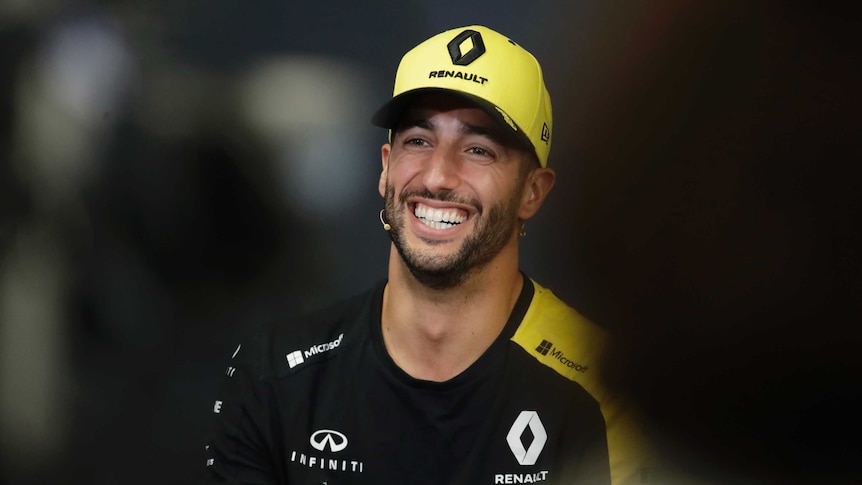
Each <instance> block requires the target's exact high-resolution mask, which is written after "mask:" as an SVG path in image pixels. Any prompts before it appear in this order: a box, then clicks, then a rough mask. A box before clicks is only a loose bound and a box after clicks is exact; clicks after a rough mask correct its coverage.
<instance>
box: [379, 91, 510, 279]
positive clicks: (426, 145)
mask: <svg viewBox="0 0 862 485" xmlns="http://www.w3.org/2000/svg"><path fill="white" fill-rule="evenodd" d="M498 130H500V126H499V125H497V124H496V123H495V122H494V121H493V120H492V119H491V118H490V117H489V116H488V115H487V113H485V112H484V111H482V110H481V109H479V108H477V107H475V106H474V105H473V104H471V103H469V102H467V101H464V100H461V99H460V98H456V97H452V96H447V95H433V96H431V95H429V96H424V97H422V98H420V99H418V100H417V101H415V102H414V103H413V104H412V106H411V107H410V108H408V109H407V110H406V111H405V113H404V116H403V117H402V120H401V123H400V124H399V128H398V129H397V130H396V131H395V132H394V135H393V139H392V143H391V145H384V147H383V159H384V160H383V164H384V168H383V173H382V174H381V179H380V191H381V195H383V196H384V199H385V209H386V215H387V218H388V222H389V224H390V225H391V226H392V229H391V231H390V234H391V237H392V241H393V243H394V245H395V247H396V249H397V250H398V253H399V254H400V256H401V258H402V259H403V261H404V263H405V265H406V266H407V268H408V269H409V270H410V272H411V273H412V274H413V275H414V276H415V277H416V278H417V279H418V280H419V281H420V282H421V283H422V284H424V285H426V286H428V287H431V288H437V289H443V288H451V287H454V286H457V285H458V284H459V283H460V282H462V281H463V280H464V279H465V278H466V277H467V276H468V275H469V274H470V273H471V272H472V271H474V270H477V269H480V268H482V267H484V266H485V265H487V264H488V263H489V262H490V261H492V260H493V259H494V258H495V257H496V256H497V255H498V254H500V252H501V251H502V250H503V248H505V247H506V246H507V245H510V244H512V245H514V244H517V242H516V240H517V232H518V227H519V210H520V208H521V197H522V194H523V190H524V179H525V173H524V170H522V165H521V164H522V163H527V162H526V160H522V158H523V157H526V156H527V155H526V154H525V153H524V152H523V151H521V150H520V149H518V148H514V147H513V146H511V145H510V144H505V143H503V142H502V141H501V139H502V137H501V136H500V135H499V134H498Z"/></svg>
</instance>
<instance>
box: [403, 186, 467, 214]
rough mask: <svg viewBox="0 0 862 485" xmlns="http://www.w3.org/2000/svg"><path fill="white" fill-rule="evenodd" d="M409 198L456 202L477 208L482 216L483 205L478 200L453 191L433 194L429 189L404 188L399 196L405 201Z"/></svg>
mask: <svg viewBox="0 0 862 485" xmlns="http://www.w3.org/2000/svg"><path fill="white" fill-rule="evenodd" d="M409 197H421V198H423V199H429V200H436V201H439V202H454V203H456V204H463V205H470V206H473V207H475V208H476V211H478V213H479V214H480V215H481V214H482V209H483V208H482V203H481V202H479V200H478V199H469V198H465V197H461V196H459V195H458V194H456V193H455V192H453V191H451V190H441V191H439V192H436V193H435V192H431V190H429V189H428V187H422V188H418V189H408V188H406V187H405V188H404V190H402V191H401V193H400V194H399V198H400V199H401V200H402V201H404V200H407V199H408V198H409Z"/></svg>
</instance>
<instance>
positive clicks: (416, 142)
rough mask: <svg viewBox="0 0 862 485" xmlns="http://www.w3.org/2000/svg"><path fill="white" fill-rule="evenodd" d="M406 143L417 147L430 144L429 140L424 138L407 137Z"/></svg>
mask: <svg viewBox="0 0 862 485" xmlns="http://www.w3.org/2000/svg"><path fill="white" fill-rule="evenodd" d="M404 144H405V145H411V146H417V147H424V146H428V142H427V141H426V140H424V139H422V138H407V139H405V140H404Z"/></svg>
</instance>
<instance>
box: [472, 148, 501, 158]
mask: <svg viewBox="0 0 862 485" xmlns="http://www.w3.org/2000/svg"><path fill="white" fill-rule="evenodd" d="M467 153H469V154H470V155H475V156H477V157H493V156H494V154H493V153H491V151H490V150H488V149H486V148H482V147H480V146H472V147H470V148H468V149H467Z"/></svg>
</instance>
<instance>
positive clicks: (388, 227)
mask: <svg viewBox="0 0 862 485" xmlns="http://www.w3.org/2000/svg"><path fill="white" fill-rule="evenodd" d="M380 223H381V224H383V230H384V231H388V230H390V229H392V226H390V225H389V224H388V223H387V222H386V221H384V220H383V209H380Z"/></svg>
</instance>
